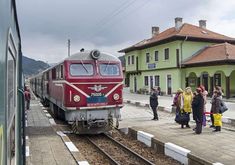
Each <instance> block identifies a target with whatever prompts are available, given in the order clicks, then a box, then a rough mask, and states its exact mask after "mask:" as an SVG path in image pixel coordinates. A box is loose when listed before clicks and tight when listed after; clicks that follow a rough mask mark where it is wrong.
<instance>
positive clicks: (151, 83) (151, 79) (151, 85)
mask: <svg viewBox="0 0 235 165" xmlns="http://www.w3.org/2000/svg"><path fill="white" fill-rule="evenodd" d="M149 81H150V83H149V84H150V90H151V89H152V88H153V84H154V83H153V76H149Z"/></svg>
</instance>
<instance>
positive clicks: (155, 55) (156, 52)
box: [154, 51, 158, 61]
mask: <svg viewBox="0 0 235 165" xmlns="http://www.w3.org/2000/svg"><path fill="white" fill-rule="evenodd" d="M154 59H155V61H158V51H155V53H154Z"/></svg>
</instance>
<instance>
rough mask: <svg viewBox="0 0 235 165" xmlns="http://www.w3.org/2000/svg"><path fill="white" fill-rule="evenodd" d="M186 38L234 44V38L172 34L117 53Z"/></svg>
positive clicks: (188, 39)
mask: <svg viewBox="0 0 235 165" xmlns="http://www.w3.org/2000/svg"><path fill="white" fill-rule="evenodd" d="M186 38H187V41H196V42H213V43H224V42H228V43H231V44H235V39H215V38H200V37H193V36H183V35H174V36H170V37H168V38H165V39H162V40H159V41H154V42H151V43H147V44H145V45H142V46H132V47H129V48H125V49H122V50H120V51H118V52H119V53H128V52H130V51H133V50H141V49H145V48H149V47H152V46H156V45H159V44H165V43H168V42H172V41H176V40H185V39H186Z"/></svg>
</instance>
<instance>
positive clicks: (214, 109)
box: [211, 90, 222, 132]
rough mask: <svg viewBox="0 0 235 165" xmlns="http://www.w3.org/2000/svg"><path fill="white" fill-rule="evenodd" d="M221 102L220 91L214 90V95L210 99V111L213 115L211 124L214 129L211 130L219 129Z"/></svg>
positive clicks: (216, 130)
mask: <svg viewBox="0 0 235 165" xmlns="http://www.w3.org/2000/svg"><path fill="white" fill-rule="evenodd" d="M221 103H222V93H221V91H217V90H215V91H214V96H213V98H212V100H211V104H212V105H211V113H212V115H213V126H214V127H215V130H213V132H218V131H221V126H222V114H221V113H220V107H221Z"/></svg>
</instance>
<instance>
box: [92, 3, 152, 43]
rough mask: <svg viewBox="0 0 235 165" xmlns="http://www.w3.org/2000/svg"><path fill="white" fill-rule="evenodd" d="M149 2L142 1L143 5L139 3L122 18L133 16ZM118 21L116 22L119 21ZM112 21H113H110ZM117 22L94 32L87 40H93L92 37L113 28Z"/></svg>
mask: <svg viewBox="0 0 235 165" xmlns="http://www.w3.org/2000/svg"><path fill="white" fill-rule="evenodd" d="M149 2H150V0H146V1H144V3H141V4H140V5H139V6H137V7H136V8H134V9H133V10H131V11H130V12H128V13H127V14H125V15H124V16H123V17H122V18H126V16H127V15H128V16H129V15H131V14H133V13H134V12H136V11H137V9H140V8H143V7H144V6H146V5H147V4H148V3H149ZM122 18H119V19H122ZM119 19H118V20H119ZM112 20H114V19H112ZM122 20H123V19H122ZM117 22H118V21H117V20H116V21H115V22H113V23H112V24H110V25H109V26H106V27H103V28H101V29H100V30H99V31H96V33H94V34H93V35H92V36H91V37H90V38H89V39H91V38H93V37H94V36H96V35H98V34H101V33H103V32H104V31H105V30H106V29H107V28H108V27H111V26H113V25H114V24H116V23H117Z"/></svg>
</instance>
